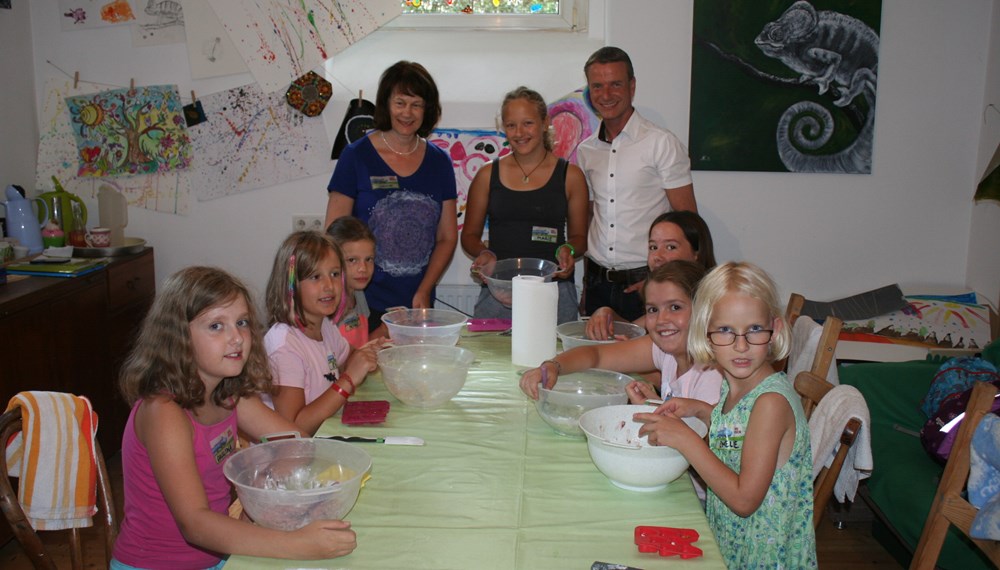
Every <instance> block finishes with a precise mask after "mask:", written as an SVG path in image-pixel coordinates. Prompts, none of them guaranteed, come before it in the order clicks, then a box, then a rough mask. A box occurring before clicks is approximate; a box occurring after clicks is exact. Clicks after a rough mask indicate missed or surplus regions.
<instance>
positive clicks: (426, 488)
mask: <svg viewBox="0 0 1000 570" xmlns="http://www.w3.org/2000/svg"><path fill="white" fill-rule="evenodd" d="M459 346H463V347H465V348H468V349H470V350H472V351H473V352H475V353H476V361H475V362H474V363H473V365H472V369H471V370H470V372H469V377H468V380H467V381H466V384H465V386H464V388H463V389H462V391H461V392H459V393H458V395H457V396H455V397H454V398H453V399H452V400H451V401H449V402H448V403H446V404H445V405H443V406H441V407H440V408H436V409H430V410H426V409H420V408H413V407H409V406H406V405H404V404H403V403H401V402H399V401H397V400H396V399H395V398H393V397H392V396H391V395H390V394H389V392H388V391H387V390H386V388H385V385H384V384H383V382H382V380H381V377H380V376H379V375H378V374H374V375H371V376H369V378H368V380H367V381H366V382H365V383H364V384H363V385H362V386H361V387H360V388H359V389H358V394H357V396H356V398H357V399H359V400H379V399H384V400H389V401H390V402H391V405H392V408H391V410H390V412H389V416H388V419H387V421H386V422H385V423H383V424H380V425H376V426H355V427H349V426H346V425H343V424H342V423H341V422H340V417H339V414H338V415H337V416H334V417H333V418H330V419H328V420H327V421H326V422H325V423H324V424H323V426H322V427H321V428H320V430H319V432H318V433H317V435H320V436H324V435H360V436H368V437H379V436H388V435H397V436H418V437H421V438H423V439H424V440H425V441H426V445H425V446H422V447H414V446H389V445H383V444H359V445H362V446H364V449H365V451H367V452H368V453H369V454H371V456H372V463H373V466H372V471H371V478H370V479H369V480H368V481H367V483H366V484H365V486H364V487H363V488H362V490H361V494H360V496H359V497H358V502H357V504H356V505H355V506H354V509H353V510H352V511H351V512H350V513H349V514H348V516H347V517H346V518H347V520H349V521H351V524H352V526H353V528H354V530H355V531H356V532H357V534H358V548H357V549H356V550H355V551H354V552H353V553H351V554H350V555H348V556H344V557H341V558H337V559H332V560H323V561H316V562H297V561H290V560H273V559H264V558H252V557H246V556H233V557H231V558H230V560H229V562H228V563H227V564H226V568H227V569H241V568H344V569H352V570H363V569H373V570H390V569H411V568H412V569H434V570H439V569H446V568H455V569H461V570H469V569H484V570H485V569H491V568H495V569H498V570H509V569H515V568H532V569H534V568H538V569H556V568H568V569H569V568H573V569H589V568H590V567H591V565H592V564H593V562H595V561H602V562H610V563H618V564H627V565H629V566H633V567H636V568H645V569H650V568H663V567H665V566H668V565H669V566H673V565H675V564H676V565H679V566H682V567H684V568H691V569H695V568H698V569H700V568H725V564H724V563H723V561H722V556H721V554H720V553H719V548H718V544H717V543H716V542H715V536H714V535H713V534H712V531H711V530H710V528H709V526H708V521H707V520H706V518H705V513H704V511H702V509H701V506H700V504H699V502H698V499H697V496H696V495H695V492H694V488H693V487H692V484H691V481H690V479H689V477H687V476H682V477H681V478H680V479H678V480H676V481H674V482H673V483H671V484H670V485H668V486H667V488H666V489H663V490H661V491H657V492H652V493H638V492H632V491H626V490H623V489H619V488H618V487H615V486H614V485H612V484H611V482H610V481H609V480H608V479H607V478H606V477H604V475H602V474H601V473H600V472H599V471H598V470H597V468H596V467H594V464H593V462H591V460H590V456H589V453H588V451H587V442H586V440H585V439H575V438H569V437H565V436H561V435H559V434H557V433H555V432H554V431H553V430H552V429H551V428H550V427H549V426H548V425H547V424H546V423H545V422H543V421H542V419H541V418H540V417H539V416H538V414H537V413H536V412H535V408H534V404H533V402H532V401H531V400H529V399H528V398H527V397H525V396H524V394H522V393H521V391H520V389H519V388H518V382H517V381H518V378H519V377H518V375H517V368H516V367H514V366H513V365H512V364H511V360H510V346H511V344H510V338H509V337H504V336H499V335H496V334H478V335H467V336H463V337H462V338H461V339H460V341H459ZM637 525H656V526H671V527H683V528H693V529H695V530H697V531H698V533H699V534H700V535H701V538H700V540H699V541H698V542H697V543H695V546H697V547H699V548H701V549H702V550H703V551H704V556H703V557H701V558H693V559H688V560H684V561H681V560H680V559H678V558H677V557H672V558H661V557H660V556H659V555H657V554H641V553H639V552H638V549H637V548H636V546H635V545H634V543H633V531H634V528H635V527H636V526H637Z"/></svg>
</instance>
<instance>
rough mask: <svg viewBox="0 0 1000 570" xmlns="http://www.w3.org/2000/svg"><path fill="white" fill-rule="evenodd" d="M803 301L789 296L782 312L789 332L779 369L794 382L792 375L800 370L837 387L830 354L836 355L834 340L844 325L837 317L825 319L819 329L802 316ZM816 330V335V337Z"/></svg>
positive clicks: (801, 297)
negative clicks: (788, 348) (788, 350)
mask: <svg viewBox="0 0 1000 570" xmlns="http://www.w3.org/2000/svg"><path fill="white" fill-rule="evenodd" d="M804 303H805V297H803V296H802V295H799V294H797V293H792V294H791V296H790V297H789V299H788V306H787V307H786V309H785V321H786V322H787V323H788V326H789V327H791V329H792V345H791V354H789V356H788V359H787V361H786V363H785V365H784V366H782V367H781V369H783V370H785V371H786V372H788V376H789V378H791V379H792V380H793V381H794V380H795V376H796V374H798V373H799V372H802V371H804V370H808V371H809V372H812V373H813V374H815V375H816V376H819V377H820V378H825V379H827V380H829V381H831V382H832V383H837V380H836V368H834V366H833V365H834V354H835V353H836V352H837V340H838V339H839V338H840V329H841V328H842V327H843V326H844V322H843V321H842V320H840V319H838V318H837V317H834V316H828V317H827V318H826V319H825V320H824V321H823V325H822V327H820V325H819V324H817V323H816V322H815V321H813V320H812V319H811V318H809V317H805V320H802V319H800V318H799V317H800V316H802V306H803V304H804ZM817 329H819V332H818V333H817Z"/></svg>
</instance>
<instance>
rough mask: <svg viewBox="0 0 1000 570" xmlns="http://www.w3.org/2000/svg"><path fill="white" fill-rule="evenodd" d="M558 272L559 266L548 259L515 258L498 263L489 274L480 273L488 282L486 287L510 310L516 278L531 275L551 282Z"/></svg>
mask: <svg viewBox="0 0 1000 570" xmlns="http://www.w3.org/2000/svg"><path fill="white" fill-rule="evenodd" d="M557 271H559V265H558V264H556V263H555V262H552V261H549V260H547V259H536V258H534V257H514V258H510V259H501V260H500V261H497V262H496V264H495V265H494V266H493V270H492V271H490V272H489V273H488V274H487V273H485V272H483V273H480V274H479V276H480V277H482V279H483V281H484V282H486V287H487V288H489V290H490V293H491V294H492V295H493V297H494V298H495V299H496V300H497V301H500V304H501V305H503V306H504V307H507V308H510V305H511V303H513V301H514V281H513V279H514V278H515V277H517V276H518V275H531V276H534V277H542V278H544V279H545V280H546V281H550V280H551V279H552V276H553V275H555V273H556V272H557Z"/></svg>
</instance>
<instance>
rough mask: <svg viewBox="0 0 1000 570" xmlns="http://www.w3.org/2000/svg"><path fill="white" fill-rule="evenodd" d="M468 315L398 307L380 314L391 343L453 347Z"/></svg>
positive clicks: (443, 310) (438, 310)
mask: <svg viewBox="0 0 1000 570" xmlns="http://www.w3.org/2000/svg"><path fill="white" fill-rule="evenodd" d="M468 321H469V318H468V317H467V316H466V315H464V314H462V313H459V312H458V311H449V310H447V309H399V310H396V311H390V312H388V313H386V314H384V315H382V322H383V323H385V326H386V327H388V329H389V338H391V339H392V342H393V344H395V345H397V346H400V345H404V344H443V345H446V346H454V345H455V344H457V343H458V336H459V334H461V333H462V327H464V326H465V323H467V322H468Z"/></svg>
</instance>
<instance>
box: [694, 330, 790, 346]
mask: <svg viewBox="0 0 1000 570" xmlns="http://www.w3.org/2000/svg"><path fill="white" fill-rule="evenodd" d="M773 334H774V331H773V330H765V329H762V330H756V331H747V332H745V333H743V334H736V333H734V332H732V331H712V332H710V333H708V340H709V342H711V343H712V344H714V345H715V346H729V345H731V344H733V343H734V342H736V338H737V337H743V338H744V339H745V340H746V341H747V344H755V345H761V344H767V343H769V342H771V335H773Z"/></svg>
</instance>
